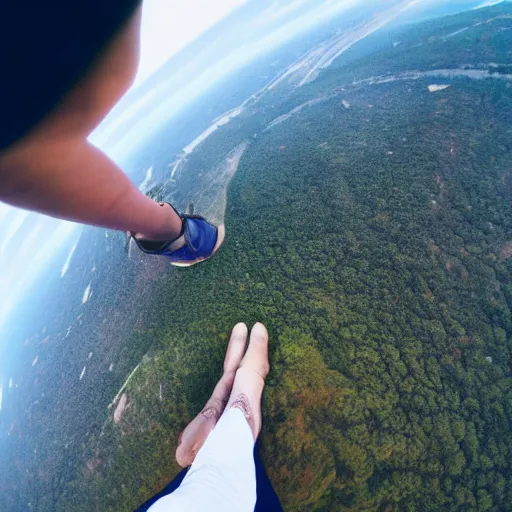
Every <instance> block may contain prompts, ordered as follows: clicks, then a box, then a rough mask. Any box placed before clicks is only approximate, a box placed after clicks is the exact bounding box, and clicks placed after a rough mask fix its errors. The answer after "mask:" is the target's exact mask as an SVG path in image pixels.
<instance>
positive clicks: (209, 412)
mask: <svg viewBox="0 0 512 512" xmlns="http://www.w3.org/2000/svg"><path fill="white" fill-rule="evenodd" d="M201 414H202V415H203V416H204V417H205V418H206V419H210V418H218V417H219V412H218V411H217V409H215V407H210V408H208V409H205V410H204V411H203V412H201Z"/></svg>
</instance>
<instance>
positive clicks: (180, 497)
mask: <svg viewBox="0 0 512 512" xmlns="http://www.w3.org/2000/svg"><path fill="white" fill-rule="evenodd" d="M253 450H254V439H253V437H252V432H251V429H250V427H249V425H248V423H247V421H246V419H245V417H244V415H243V413H242V411H240V409H236V408H233V409H229V410H228V411H226V412H225V413H224V414H223V415H222V416H221V418H220V419H219V422H218V423H217V425H216V427H215V428H214V429H213V431H212V432H211V433H210V435H209V436H208V439H207V440H206V442H205V443H204V445H203V447H202V448H201V449H200V450H199V452H198V454H197V456H196V459H195V461H194V463H193V464H192V467H191V468H190V470H189V472H188V473H187V475H186V476H185V478H184V480H183V482H182V483H181V485H180V487H179V488H178V489H176V491H174V492H173V493H172V494H169V495H168V496H164V497H163V498H160V499H159V500H158V501H157V502H156V503H154V504H153V505H152V506H151V507H150V508H149V510H148V512H253V511H254V507H255V505H256V469H255V467H254V458H253Z"/></svg>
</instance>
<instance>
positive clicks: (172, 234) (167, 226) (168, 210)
mask: <svg viewBox="0 0 512 512" xmlns="http://www.w3.org/2000/svg"><path fill="white" fill-rule="evenodd" d="M156 204H157V205H158V209H155V211H156V212H157V213H158V219H157V222H155V224H154V226H151V228H150V229H149V230H144V232H143V233H142V232H140V233H136V234H135V238H137V240H151V241H152V242H167V241H168V242H171V241H174V240H176V239H178V238H179V237H180V236H182V235H183V232H184V227H185V225H184V221H183V219H182V218H181V217H180V216H179V215H178V214H177V212H176V211H175V210H174V208H172V206H171V205H169V204H168V203H156Z"/></svg>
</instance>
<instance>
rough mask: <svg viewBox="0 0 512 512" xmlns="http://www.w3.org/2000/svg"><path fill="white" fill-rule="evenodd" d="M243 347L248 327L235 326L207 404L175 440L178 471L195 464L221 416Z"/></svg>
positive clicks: (243, 325)
mask: <svg viewBox="0 0 512 512" xmlns="http://www.w3.org/2000/svg"><path fill="white" fill-rule="evenodd" d="M246 343H247V326H246V325H245V324H243V323H240V324H237V325H235V327H234V328H233V331H232V332H231V338H230V340H229V344H228V348H227V351H226V357H225V359H224V374H223V375H222V377H221V379H220V380H219V382H218V383H217V385H216V386H215V389H214V391H213V394H212V396H211V397H210V399H209V400H208V402H206V405H205V406H204V408H203V410H202V412H201V413H199V414H198V415H197V416H196V417H195V418H194V419H193V420H192V421H191V422H190V423H189V424H188V425H187V427H186V428H185V430H183V432H182V433H181V434H180V437H179V439H178V448H177V450H176V460H177V461H178V464H179V465H180V466H181V467H184V468H186V467H188V466H190V465H191V464H192V462H194V459H195V457H196V455H197V452H198V451H199V449H200V448H201V447H202V446H203V444H204V442H205V441H206V438H207V437H208V435H209V434H210V432H211V431H212V430H213V429H214V427H215V425H216V424H217V421H218V419H219V418H220V416H221V414H222V413H223V412H224V407H225V406H226V403H227V401H228V398H229V394H230V392H231V388H232V387H233V381H234V380H235V373H236V371H237V369H238V368H239V366H240V363H241V361H242V357H243V355H244V352H245V346H246Z"/></svg>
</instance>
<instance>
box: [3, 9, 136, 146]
mask: <svg viewBox="0 0 512 512" xmlns="http://www.w3.org/2000/svg"><path fill="white" fill-rule="evenodd" d="M140 3H141V0H87V1H85V0H72V1H67V2H64V1H60V2H59V1H57V0H47V1H41V0H2V1H1V3H0V52H1V62H0V66H1V68H0V69H1V77H0V150H2V149H5V148H6V147H8V146H10V145H11V144H12V143H13V142H15V141H16V140H17V139H19V138H20V137H22V136H23V135H25V134H26V133H27V132H28V131H29V130H30V129H31V128H33V127H34V126H35V125H36V124H37V123H38V122H39V121H41V120H42V119H43V117H45V115H46V114H47V113H49V112H50V111H51V110H52V109H53V108H54V107H55V106H56V105H57V104H58V103H59V101H60V100H61V99H62V98H63V97H64V95H65V94H66V93H67V92H68V91H69V90H70V89H71V88H72V87H73V86H74V85H75V84H76V83H77V81H78V80H79V79H80V78H81V77H82V76H83V75H84V74H85V73H86V72H87V70H88V69H89V68H90V66H91V65H92V64H93V63H94V61H95V60H96V59H97V57H98V56H99V54H100V53H101V51H102V49H103V48H104V47H105V45H106V44H107V43H108V42H109V41H110V40H111V39H112V38H113V36H114V35H115V34H116V33H117V32H118V31H119V30H120V29H121V28H122V27H123V25H124V24H125V23H126V22H127V21H128V19H129V18H130V16H131V15H132V14H133V13H134V11H135V9H136V8H137V7H138V6H139V5H140Z"/></svg>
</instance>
